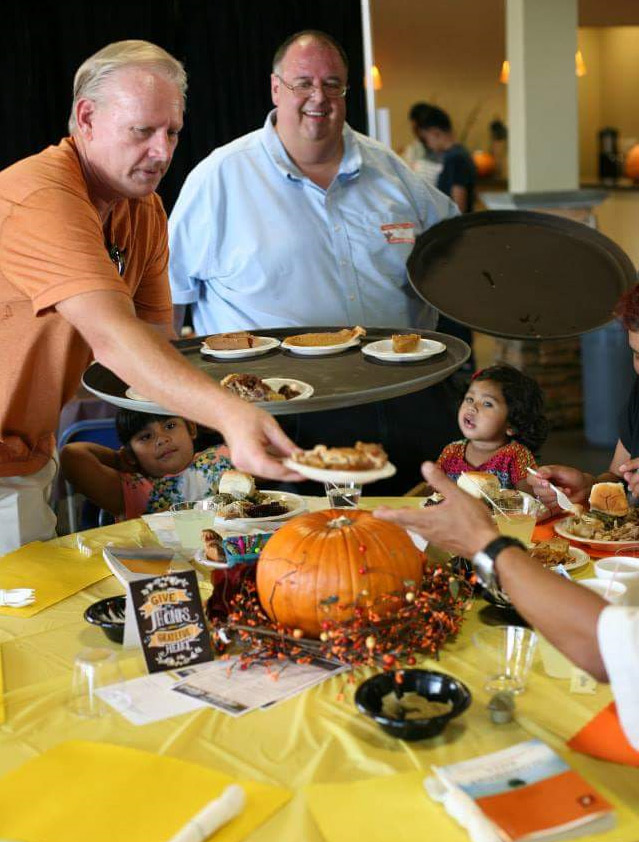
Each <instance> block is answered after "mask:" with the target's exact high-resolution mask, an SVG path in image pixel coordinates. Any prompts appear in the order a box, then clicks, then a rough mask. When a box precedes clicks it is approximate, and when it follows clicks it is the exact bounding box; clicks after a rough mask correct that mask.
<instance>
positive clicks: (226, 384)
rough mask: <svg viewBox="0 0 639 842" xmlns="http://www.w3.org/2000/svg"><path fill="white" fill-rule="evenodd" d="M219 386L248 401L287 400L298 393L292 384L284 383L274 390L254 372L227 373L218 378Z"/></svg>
mask: <svg viewBox="0 0 639 842" xmlns="http://www.w3.org/2000/svg"><path fill="white" fill-rule="evenodd" d="M220 386H222V387H223V388H224V389H228V390H229V391H230V392H233V394H235V395H237V396H238V397H240V398H242V400H245V401H250V402H252V403H254V402H256V401H287V400H291V399H292V398H295V397H297V396H298V395H299V394H300V393H299V391H298V390H297V389H295V388H294V387H293V386H289V385H287V384H284V385H283V386H280V388H279V389H278V391H277V392H276V391H275V390H274V389H271V387H270V386H269V385H268V383H265V382H264V381H263V380H262V379H261V378H260V377H258V376H257V375H256V374H227V375H226V377H224V378H223V379H222V380H220Z"/></svg>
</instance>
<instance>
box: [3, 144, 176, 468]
mask: <svg viewBox="0 0 639 842" xmlns="http://www.w3.org/2000/svg"><path fill="white" fill-rule="evenodd" d="M110 226H111V227H110V232H109V241H110V243H111V244H114V245H116V246H117V247H118V248H119V250H120V252H123V253H124V256H125V260H126V268H125V271H124V275H123V276H122V277H120V276H119V274H118V270H117V269H116V267H115V266H114V264H113V263H112V262H111V259H110V257H109V254H108V252H107V249H106V246H105V239H104V231H103V229H102V222H101V220H100V217H99V214H98V212H97V210H96V208H95V207H94V206H93V205H92V204H91V201H90V200H89V195H88V191H87V185H86V182H85V180H84V176H83V173H82V168H81V166H80V161H79V159H78V155H77V152H76V148H75V144H74V142H73V140H72V139H70V138H66V139H64V140H63V141H62V142H61V143H60V144H59V145H58V146H50V147H48V148H47V149H45V150H44V151H42V152H40V153H39V154H38V155H34V156H32V157H30V158H25V159H24V160H22V161H18V162H17V163H16V164H14V165H13V166H11V167H8V168H7V169H5V170H3V171H2V172H0V477H2V476H5V477H7V476H22V475H25V474H31V473H35V471H38V470H40V468H42V467H43V466H44V465H45V464H46V462H47V461H48V460H49V459H50V458H51V455H52V453H53V450H54V447H55V430H56V429H57V426H58V419H59V416H60V410H61V408H62V406H63V405H64V404H65V403H66V402H67V401H68V400H69V399H70V398H72V397H73V395H74V394H75V392H76V390H77V388H78V385H79V383H80V378H81V375H82V372H83V371H84V370H85V368H86V367H87V365H88V364H89V363H90V361H91V350H90V348H89V346H88V345H87V344H86V342H85V341H84V340H83V339H82V337H81V336H80V334H79V333H78V332H77V330H75V328H74V327H73V326H72V325H71V324H69V322H67V321H66V320H65V319H63V318H62V316H60V315H59V314H58V312H57V311H56V309H55V307H56V304H57V303H58V302H60V301H64V300H65V299H67V298H71V297H73V296H74V295H79V294H81V293H84V292H92V291H94V290H114V291H116V292H120V293H123V294H125V295H127V296H129V297H130V298H132V299H133V301H134V304H135V309H136V313H137V315H138V316H139V318H141V319H143V320H144V321H147V322H152V323H155V324H160V323H166V324H168V323H170V322H171V318H172V309H171V294H170V290H169V283H168V273H167V262H168V245H167V223H166V214H165V212H164V208H163V207H162V202H161V200H160V198H159V197H158V196H157V195H156V194H152V195H151V196H147V197H145V198H144V199H131V200H128V199H123V200H122V201H120V202H118V203H117V204H116V205H115V207H114V208H113V211H112V214H111V219H110ZM95 318H96V319H99V318H100V314H99V313H96V314H95ZM131 352H134V349H131Z"/></svg>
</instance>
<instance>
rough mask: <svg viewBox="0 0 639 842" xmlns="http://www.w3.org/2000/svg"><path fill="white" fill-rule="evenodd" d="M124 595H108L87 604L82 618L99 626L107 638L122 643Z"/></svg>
mask: <svg viewBox="0 0 639 842" xmlns="http://www.w3.org/2000/svg"><path fill="white" fill-rule="evenodd" d="M125 608H126V597H125V596H109V597H107V598H106V599H101V600H100V601H99V602H94V603H93V605H89V607H88V608H87V610H86V611H85V612H84V619H85V620H86V621H87V623H91V625H93V626H100V628H101V629H102V631H103V632H104V633H105V634H106V636H107V637H108V638H109V640H112V641H113V642H114V643H122V641H123V640H124V611H125Z"/></svg>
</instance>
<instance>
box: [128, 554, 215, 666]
mask: <svg viewBox="0 0 639 842" xmlns="http://www.w3.org/2000/svg"><path fill="white" fill-rule="evenodd" d="M128 588H129V593H130V595H131V600H132V603H133V612H134V615H135V620H136V622H137V626H138V629H139V632H140V640H141V642H142V649H143V650H144V657H145V658H146V663H147V667H148V669H149V672H160V671H161V670H174V669H179V668H180V667H186V666H190V665H191V664H200V663H203V662H205V661H211V660H213V651H212V649H211V641H210V638H209V633H208V630H207V627H206V621H205V619H204V611H203V610H202V601H201V600H200V592H199V589H198V586H197V574H196V573H195V571H194V570H189V571H184V572H176V573H167V574H166V575H164V576H156V577H155V578H153V579H142V580H140V581H131V582H129V583H128Z"/></svg>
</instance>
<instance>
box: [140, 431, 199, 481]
mask: <svg viewBox="0 0 639 842" xmlns="http://www.w3.org/2000/svg"><path fill="white" fill-rule="evenodd" d="M194 438H195V425H193V424H191V423H190V422H187V421H185V420H184V418H166V419H164V420H162V421H149V423H148V424H147V425H146V427H144V428H143V429H142V430H140V432H139V433H136V434H135V435H134V436H133V437H132V438H131V440H130V442H129V447H130V448H131V450H132V451H133V454H134V456H135V458H136V459H137V460H138V464H139V466H140V470H141V471H142V473H144V474H147V476H150V477H163V476H166V475H167V474H179V473H180V471H183V470H184V469H185V468H186V467H187V466H188V465H190V463H191V461H192V460H193V453H194V450H193V439H194Z"/></svg>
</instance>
